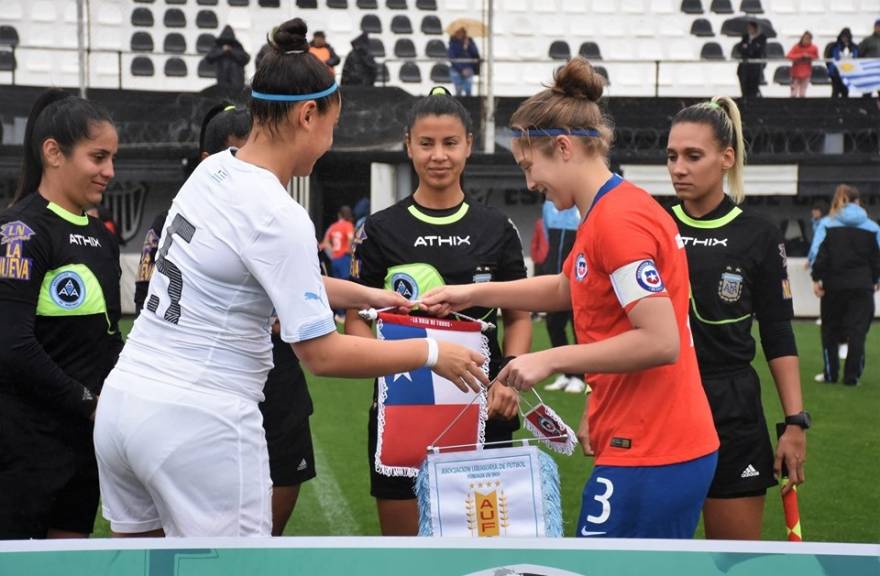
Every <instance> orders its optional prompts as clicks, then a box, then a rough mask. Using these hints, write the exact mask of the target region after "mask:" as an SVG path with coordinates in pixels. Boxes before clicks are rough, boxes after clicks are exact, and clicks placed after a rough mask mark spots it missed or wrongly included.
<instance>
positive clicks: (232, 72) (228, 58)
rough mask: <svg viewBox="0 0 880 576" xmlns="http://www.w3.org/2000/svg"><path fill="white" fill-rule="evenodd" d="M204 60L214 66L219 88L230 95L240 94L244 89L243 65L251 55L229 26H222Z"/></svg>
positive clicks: (236, 95)
mask: <svg viewBox="0 0 880 576" xmlns="http://www.w3.org/2000/svg"><path fill="white" fill-rule="evenodd" d="M205 60H206V61H207V62H208V63H210V64H213V65H214V66H215V67H216V69H217V86H219V87H220V90H221V91H222V92H223V93H224V94H227V95H229V96H232V97H239V96H241V93H242V91H243V90H244V67H245V66H246V65H247V63H248V62H250V60H251V56H250V54H248V53H247V52H245V50H244V47H243V46H242V45H241V42H239V41H238V39H237V38H236V37H235V32H233V31H232V27H231V26H229V25H227V26H224V27H223V31H222V32H220V35H219V36H217V40H216V41H215V42H214V47H213V48H211V51H210V52H208V54H207V55H206V56H205Z"/></svg>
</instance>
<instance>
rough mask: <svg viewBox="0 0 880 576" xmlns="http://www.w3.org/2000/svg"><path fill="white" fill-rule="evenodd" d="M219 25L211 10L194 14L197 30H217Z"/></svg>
mask: <svg viewBox="0 0 880 576" xmlns="http://www.w3.org/2000/svg"><path fill="white" fill-rule="evenodd" d="M219 25H220V22H218V21H217V15H216V14H214V12H213V11H211V10H199V13H198V14H196V26H197V27H199V28H217V27H218V26H219Z"/></svg>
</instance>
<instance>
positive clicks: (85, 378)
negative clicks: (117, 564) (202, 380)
mask: <svg viewBox="0 0 880 576" xmlns="http://www.w3.org/2000/svg"><path fill="white" fill-rule="evenodd" d="M116 150H117V136H116V129H115V128H114V127H113V124H112V123H111V121H110V117H109V115H108V114H107V113H106V112H105V111H103V110H102V109H100V108H97V107H96V106H95V105H93V104H92V103H90V102H88V101H86V100H83V99H81V98H77V97H74V96H72V95H71V94H68V93H66V92H63V91H61V90H50V91H48V92H46V93H44V94H43V95H41V96H40V97H39V98H38V99H37V101H36V102H35V103H34V106H33V108H32V110H31V114H30V117H29V118H28V122H27V127H26V129H25V139H24V161H23V163H22V173H21V179H20V181H19V188H18V192H17V193H16V196H15V200H14V201H13V204H12V207H11V208H9V209H8V210H6V211H5V212H3V213H0V318H2V319H3V328H2V330H0V538H47V537H48V538H61V537H67V538H70V537H79V538H85V537H88V535H89V534H90V533H91V532H92V526H93V525H94V522H95V514H96V512H97V509H98V469H97V465H96V463H95V449H94V445H93V443H92V422H91V420H92V419H93V418H94V413H95V407H96V405H97V398H98V394H99V393H100V392H101V387H102V385H103V383H104V379H105V377H106V376H107V373H108V372H109V371H110V369H111V368H112V367H113V364H114V363H115V362H116V358H117V356H118V354H119V350H120V349H121V348H122V339H121V337H120V335H119V331H118V328H117V323H118V320H119V314H120V305H119V275H120V271H119V249H118V247H117V245H116V242H115V241H114V239H113V237H112V236H111V235H110V233H109V232H108V231H107V229H106V228H105V227H104V225H103V224H102V223H101V221H100V220H98V219H96V218H89V217H88V216H86V215H85V211H86V210H87V209H88V208H90V207H92V206H95V205H97V204H100V202H101V199H102V197H103V194H104V190H105V189H106V187H107V184H108V183H109V182H110V180H111V179H112V178H113V157H114V155H115V154H116Z"/></svg>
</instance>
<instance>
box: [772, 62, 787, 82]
mask: <svg viewBox="0 0 880 576" xmlns="http://www.w3.org/2000/svg"><path fill="white" fill-rule="evenodd" d="M773 83H774V84H781V85H782V86H791V66H780V67H779V68H777V69H776V71H775V72H774V73H773Z"/></svg>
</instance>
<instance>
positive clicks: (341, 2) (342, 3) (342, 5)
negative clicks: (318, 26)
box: [327, 0, 348, 10]
mask: <svg viewBox="0 0 880 576" xmlns="http://www.w3.org/2000/svg"><path fill="white" fill-rule="evenodd" d="M327 8H336V9H339V10H345V9H347V8H348V0H327Z"/></svg>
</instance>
